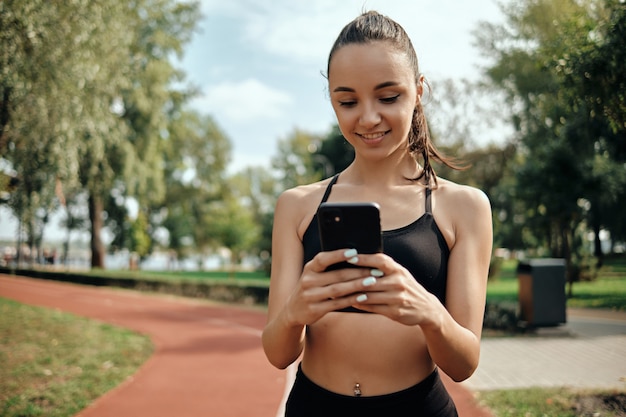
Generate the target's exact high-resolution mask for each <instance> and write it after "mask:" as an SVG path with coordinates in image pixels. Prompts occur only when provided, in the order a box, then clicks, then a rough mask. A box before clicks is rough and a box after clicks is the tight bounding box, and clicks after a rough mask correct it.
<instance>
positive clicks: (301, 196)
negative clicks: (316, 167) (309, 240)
mask: <svg viewBox="0 0 626 417" xmlns="http://www.w3.org/2000/svg"><path fill="white" fill-rule="evenodd" d="M329 182H330V179H325V180H322V181H319V182H315V183H312V184H307V185H299V186H297V187H293V188H290V189H288V190H285V191H283V192H282V193H281V194H280V196H279V197H278V201H277V202H276V210H275V217H276V218H277V220H280V221H284V220H287V219H290V223H292V224H294V225H295V226H296V228H297V230H298V235H300V236H302V234H303V233H304V230H303V227H304V228H306V226H307V225H308V224H309V223H310V221H311V219H312V218H313V215H314V214H315V211H316V210H317V206H318V205H319V203H320V202H321V200H322V197H323V196H324V191H325V190H326V187H328V184H329Z"/></svg>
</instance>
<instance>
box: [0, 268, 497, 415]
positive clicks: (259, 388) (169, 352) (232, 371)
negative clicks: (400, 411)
mask: <svg viewBox="0 0 626 417" xmlns="http://www.w3.org/2000/svg"><path fill="white" fill-rule="evenodd" d="M0 297H5V298H10V299H13V300H16V301H19V302H22V303H25V304H31V305H37V306H42V307H48V308H55V309H59V310H63V311H67V312H71V313H74V314H77V315H80V316H85V317H90V318H94V319H97V320H101V321H104V322H107V323H111V324H115V325H118V326H122V327H126V328H129V329H132V330H135V331H137V332H140V333H143V334H146V335H148V336H150V337H151V339H152V341H153V343H154V346H155V351H154V354H153V355H152V356H151V357H150V359H148V361H147V362H146V363H145V364H144V365H143V366H142V367H141V368H140V369H139V371H138V372H137V373H136V374H135V375H133V376H132V377H131V378H129V379H128V380H127V381H125V382H124V383H122V384H121V385H120V386H118V387H117V388H115V389H113V390H112V391H110V392H108V393H107V394H105V395H103V396H102V397H101V398H99V399H98V400H96V401H95V402H94V403H93V404H91V405H90V406H89V407H87V408H86V409H85V410H83V411H82V412H81V413H79V414H78V416H77V417H126V416H151V417H166V416H167V417H170V416H177V417H187V416H188V417H196V416H215V417H276V416H277V413H279V410H280V409H281V403H282V398H283V395H284V392H285V386H286V383H287V380H288V379H289V375H288V372H284V371H280V370H277V369H275V368H274V367H272V366H271V365H270V364H269V363H268V362H267V360H266V358H265V355H264V354H263V349H262V347H261V341H260V337H261V330H262V329H263V326H264V324H265V312H264V311H263V310H260V309H252V308H243V307H238V306H226V305H223V304H216V303H210V302H206V301H199V300H193V299H186V298H180V297H170V296H163V295H148V294H145V293H139V292H134V291H127V290H119V289H113V288H100V287H90V286H83V285H75V284H67V283H60V282H52V281H46V280H39V279H32V278H25V277H14V276H9V275H2V274H0ZM442 377H443V378H444V383H445V384H446V386H447V387H448V390H449V391H450V393H451V395H452V397H453V398H454V401H455V403H456V404H457V407H458V409H459V415H460V416H461V417H490V416H491V414H490V413H489V412H488V410H485V409H483V408H481V407H478V406H477V404H476V403H475V401H474V398H473V395H472V393H471V392H470V391H468V390H467V389H466V388H465V387H463V386H462V385H460V384H455V383H454V382H452V381H451V380H450V379H449V378H447V377H446V376H445V375H442Z"/></svg>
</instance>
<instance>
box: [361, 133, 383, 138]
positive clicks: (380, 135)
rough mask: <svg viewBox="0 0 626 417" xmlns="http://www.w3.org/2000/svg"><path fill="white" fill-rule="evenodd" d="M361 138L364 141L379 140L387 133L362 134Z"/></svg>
mask: <svg viewBox="0 0 626 417" xmlns="http://www.w3.org/2000/svg"><path fill="white" fill-rule="evenodd" d="M360 136H361V137H362V138H363V139H378V138H380V137H383V136H385V132H377V133H367V134H366V133H361V134H360Z"/></svg>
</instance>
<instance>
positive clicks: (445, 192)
mask: <svg viewBox="0 0 626 417" xmlns="http://www.w3.org/2000/svg"><path fill="white" fill-rule="evenodd" d="M436 196H437V197H436V198H437V202H438V204H439V205H443V206H444V207H450V208H454V209H455V210H454V211H460V212H468V211H472V212H476V211H479V212H487V213H491V203H490V202H489V198H488V197H487V195H486V194H485V193H484V192H483V191H482V190H480V189H478V188H475V187H471V186H469V185H462V184H457V183H454V182H452V181H448V180H444V179H439V187H438V188H437V190H436ZM440 209H441V207H440Z"/></svg>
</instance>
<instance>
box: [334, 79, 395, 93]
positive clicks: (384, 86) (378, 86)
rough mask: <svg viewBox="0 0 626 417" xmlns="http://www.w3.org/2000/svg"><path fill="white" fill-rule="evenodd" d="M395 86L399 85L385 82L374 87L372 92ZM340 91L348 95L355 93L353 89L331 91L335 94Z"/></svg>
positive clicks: (341, 88) (343, 88)
mask: <svg viewBox="0 0 626 417" xmlns="http://www.w3.org/2000/svg"><path fill="white" fill-rule="evenodd" d="M397 85H399V84H398V83H397V82H395V81H385V82H384V83H380V84H378V85H377V86H376V87H374V90H380V89H382V88H387V87H395V86H397ZM342 91H346V92H348V93H354V92H355V90H354V88H350V87H337V88H335V89H334V90H333V92H335V93H339V92H342Z"/></svg>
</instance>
